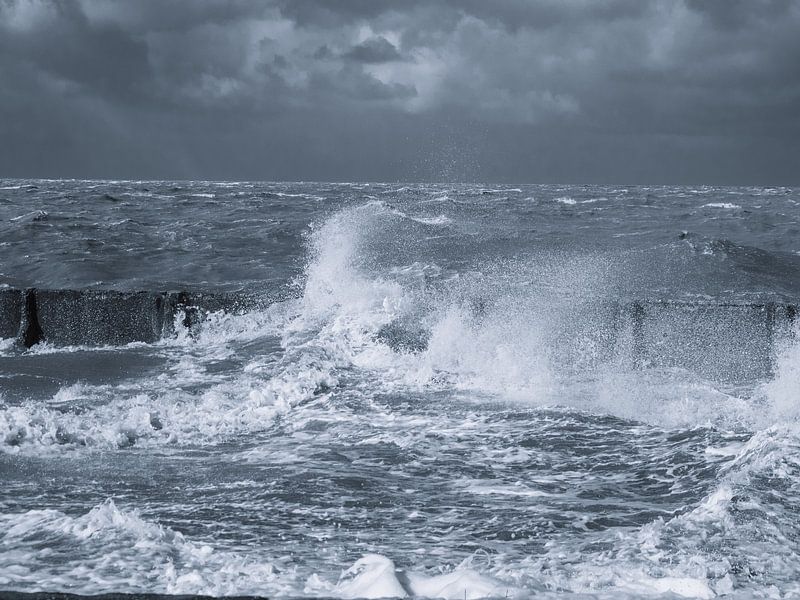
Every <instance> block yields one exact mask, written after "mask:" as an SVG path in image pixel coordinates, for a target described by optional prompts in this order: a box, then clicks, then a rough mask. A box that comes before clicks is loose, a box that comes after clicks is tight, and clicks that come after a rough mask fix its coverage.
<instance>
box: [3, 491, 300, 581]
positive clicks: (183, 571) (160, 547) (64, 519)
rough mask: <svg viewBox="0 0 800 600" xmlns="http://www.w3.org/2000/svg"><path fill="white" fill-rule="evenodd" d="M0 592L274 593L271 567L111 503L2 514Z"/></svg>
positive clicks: (274, 570)
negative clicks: (70, 510) (75, 511)
mask: <svg viewBox="0 0 800 600" xmlns="http://www.w3.org/2000/svg"><path fill="white" fill-rule="evenodd" d="M0 524H2V530H3V533H0V540H2V543H3V545H4V547H13V548H14V550H13V551H3V550H0V587H2V588H3V589H6V590H20V591H26V592H36V591H53V590H61V589H69V590H70V592H72V593H79V594H98V593H108V592H116V593H120V592H121V593H126V592H127V593H142V591H145V590H146V591H148V592H155V593H161V594H204V595H210V596H224V595H232V594H253V595H274V594H278V593H281V592H282V591H285V589H286V587H287V585H286V583H281V582H280V581H279V573H280V579H283V580H284V582H285V581H286V580H287V579H289V580H290V579H291V578H290V577H287V574H286V573H285V572H283V573H281V571H282V569H279V568H276V563H275V562H273V561H267V560H266V559H257V558H254V557H252V556H245V555H241V554H237V553H233V552H221V551H215V550H214V549H212V548H211V546H208V545H204V544H197V543H193V542H191V541H189V540H187V539H186V538H185V537H184V536H183V535H182V534H181V533H179V532H177V531H174V530H172V529H170V528H168V527H164V526H162V525H158V524H156V523H153V522H150V521H147V520H145V519H143V518H142V517H141V516H140V515H139V513H138V512H137V511H135V510H134V511H126V510H122V509H120V508H118V507H117V506H116V504H115V503H114V501H113V500H111V499H109V500H106V501H105V502H103V503H102V504H100V505H98V506H96V507H94V508H93V509H92V510H90V511H89V512H88V513H86V514H84V515H81V516H78V517H73V516H69V515H67V514H64V513H62V512H60V511H57V510H51V509H48V510H30V511H27V512H24V513H16V514H14V513H12V514H3V515H0Z"/></svg>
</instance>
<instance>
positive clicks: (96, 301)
mask: <svg viewBox="0 0 800 600" xmlns="http://www.w3.org/2000/svg"><path fill="white" fill-rule="evenodd" d="M258 304H259V302H258V300H257V299H255V298H253V297H250V296H247V295H245V294H209V293H189V292H117V291H107V290H37V289H28V290H14V289H3V290H0V338H17V339H18V341H19V343H20V344H22V345H24V346H25V347H28V348H29V347H31V346H33V345H34V344H38V343H39V342H48V343H51V344H54V345H56V346H68V345H89V346H97V345H122V344H128V343H131V342H145V343H152V342H155V341H157V340H159V339H161V338H162V337H164V336H165V335H168V334H170V333H172V332H174V324H175V318H176V316H178V315H181V316H182V318H181V321H180V323H179V326H181V325H182V326H184V327H191V326H192V325H195V324H197V323H199V322H200V321H202V320H203V319H204V318H205V315H207V314H208V313H209V312H213V311H219V310H223V311H227V312H241V311H244V310H247V309H248V308H253V307H255V306H257V305H258Z"/></svg>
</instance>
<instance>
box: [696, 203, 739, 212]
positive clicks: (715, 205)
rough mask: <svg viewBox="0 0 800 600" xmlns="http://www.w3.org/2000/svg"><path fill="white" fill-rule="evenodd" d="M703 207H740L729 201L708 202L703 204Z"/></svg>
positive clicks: (732, 208) (730, 208)
mask: <svg viewBox="0 0 800 600" xmlns="http://www.w3.org/2000/svg"><path fill="white" fill-rule="evenodd" d="M703 208H723V209H726V210H737V209H740V208H742V207H741V206H739V205H738V204H733V203H731V202H709V203H708V204H703Z"/></svg>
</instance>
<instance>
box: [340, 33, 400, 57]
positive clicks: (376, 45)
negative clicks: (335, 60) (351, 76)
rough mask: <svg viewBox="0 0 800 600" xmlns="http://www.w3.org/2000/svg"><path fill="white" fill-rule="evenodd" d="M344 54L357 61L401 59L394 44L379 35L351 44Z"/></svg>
mask: <svg viewBox="0 0 800 600" xmlns="http://www.w3.org/2000/svg"><path fill="white" fill-rule="evenodd" d="M344 56H345V57H346V58H351V59H353V60H355V61H357V62H363V63H373V64H378V63H385V62H392V61H395V60H403V57H402V55H401V54H400V53H399V52H398V51H397V48H395V46H394V44H392V43H391V42H390V41H389V40H387V39H386V38H385V37H383V36H380V35H379V36H376V37H373V38H369V39H368V40H365V41H363V42H361V43H360V44H357V45H355V46H353V47H352V48H351V49H350V50H348V51H347V52H346V53H345V54H344Z"/></svg>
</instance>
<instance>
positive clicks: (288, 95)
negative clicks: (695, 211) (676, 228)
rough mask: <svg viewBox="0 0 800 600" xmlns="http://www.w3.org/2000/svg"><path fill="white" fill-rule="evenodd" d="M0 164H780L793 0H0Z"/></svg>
mask: <svg viewBox="0 0 800 600" xmlns="http://www.w3.org/2000/svg"><path fill="white" fill-rule="evenodd" d="M0 176H5V177H79V178H83V177H93V178H136V179H233V180H237V179H238V180H242V179H248V180H329V181H352V180H371V181H378V180H380V181H422V180H434V181H487V182H489V181H493V182H571V183H592V182H599V183H711V184H768V185H769V184H783V185H787V184H789V185H791V184H800V2H797V1H796V0H653V1H645V0H425V1H423V0H402V1H399V0H398V1H391V2H390V1H383V0H338V1H337V0H269V1H259V0H0Z"/></svg>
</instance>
